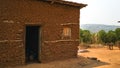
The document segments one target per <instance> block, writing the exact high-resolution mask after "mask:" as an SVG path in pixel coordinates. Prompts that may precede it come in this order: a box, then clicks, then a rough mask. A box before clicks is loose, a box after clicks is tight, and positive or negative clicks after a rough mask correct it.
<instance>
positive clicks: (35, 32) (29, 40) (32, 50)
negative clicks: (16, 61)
mask: <svg viewBox="0 0 120 68" xmlns="http://www.w3.org/2000/svg"><path fill="white" fill-rule="evenodd" d="M39 32H40V27H39V26H26V47H25V49H26V63H28V62H39V59H38V58H39V47H40V46H39V41H40V40H39V36H40V35H39Z"/></svg>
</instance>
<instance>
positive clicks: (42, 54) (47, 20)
mask: <svg viewBox="0 0 120 68" xmlns="http://www.w3.org/2000/svg"><path fill="white" fill-rule="evenodd" d="M85 6H86V5H85V4H78V3H73V2H68V1H63V0H0V64H2V65H21V64H26V63H28V62H31V61H38V62H48V61H53V60H60V59H67V58H72V57H76V56H77V46H78V45H79V18H80V17H79V15H80V12H79V10H80V9H81V8H83V7H85Z"/></svg>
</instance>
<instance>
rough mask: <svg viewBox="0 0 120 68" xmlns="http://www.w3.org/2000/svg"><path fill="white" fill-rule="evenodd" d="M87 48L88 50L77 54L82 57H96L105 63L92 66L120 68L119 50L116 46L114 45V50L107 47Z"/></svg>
mask: <svg viewBox="0 0 120 68" xmlns="http://www.w3.org/2000/svg"><path fill="white" fill-rule="evenodd" d="M87 50H88V51H89V52H86V53H79V55H81V56H84V57H97V58H98V60H100V61H102V62H105V63H106V64H105V65H101V66H97V67H94V68H120V50H119V49H118V48H117V47H114V50H108V49H107V48H91V49H87ZM86 68H87V66H86Z"/></svg>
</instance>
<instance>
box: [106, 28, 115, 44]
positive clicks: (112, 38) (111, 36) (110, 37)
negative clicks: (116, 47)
mask: <svg viewBox="0 0 120 68" xmlns="http://www.w3.org/2000/svg"><path fill="white" fill-rule="evenodd" d="M106 37H107V38H106V41H107V43H111V42H112V43H115V42H116V41H117V35H116V33H115V31H112V30H110V31H109V32H108V33H107V36H106Z"/></svg>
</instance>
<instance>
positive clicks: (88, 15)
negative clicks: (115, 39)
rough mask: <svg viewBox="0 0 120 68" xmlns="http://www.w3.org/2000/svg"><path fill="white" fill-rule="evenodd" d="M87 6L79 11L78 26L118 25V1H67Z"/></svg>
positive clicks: (119, 8)
mask: <svg viewBox="0 0 120 68" xmlns="http://www.w3.org/2000/svg"><path fill="white" fill-rule="evenodd" d="M67 1H73V2H77V3H83V4H88V6H87V7H85V8H82V9H81V10H80V12H81V14H80V24H106V25H119V26H120V23H118V21H120V0H67Z"/></svg>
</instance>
